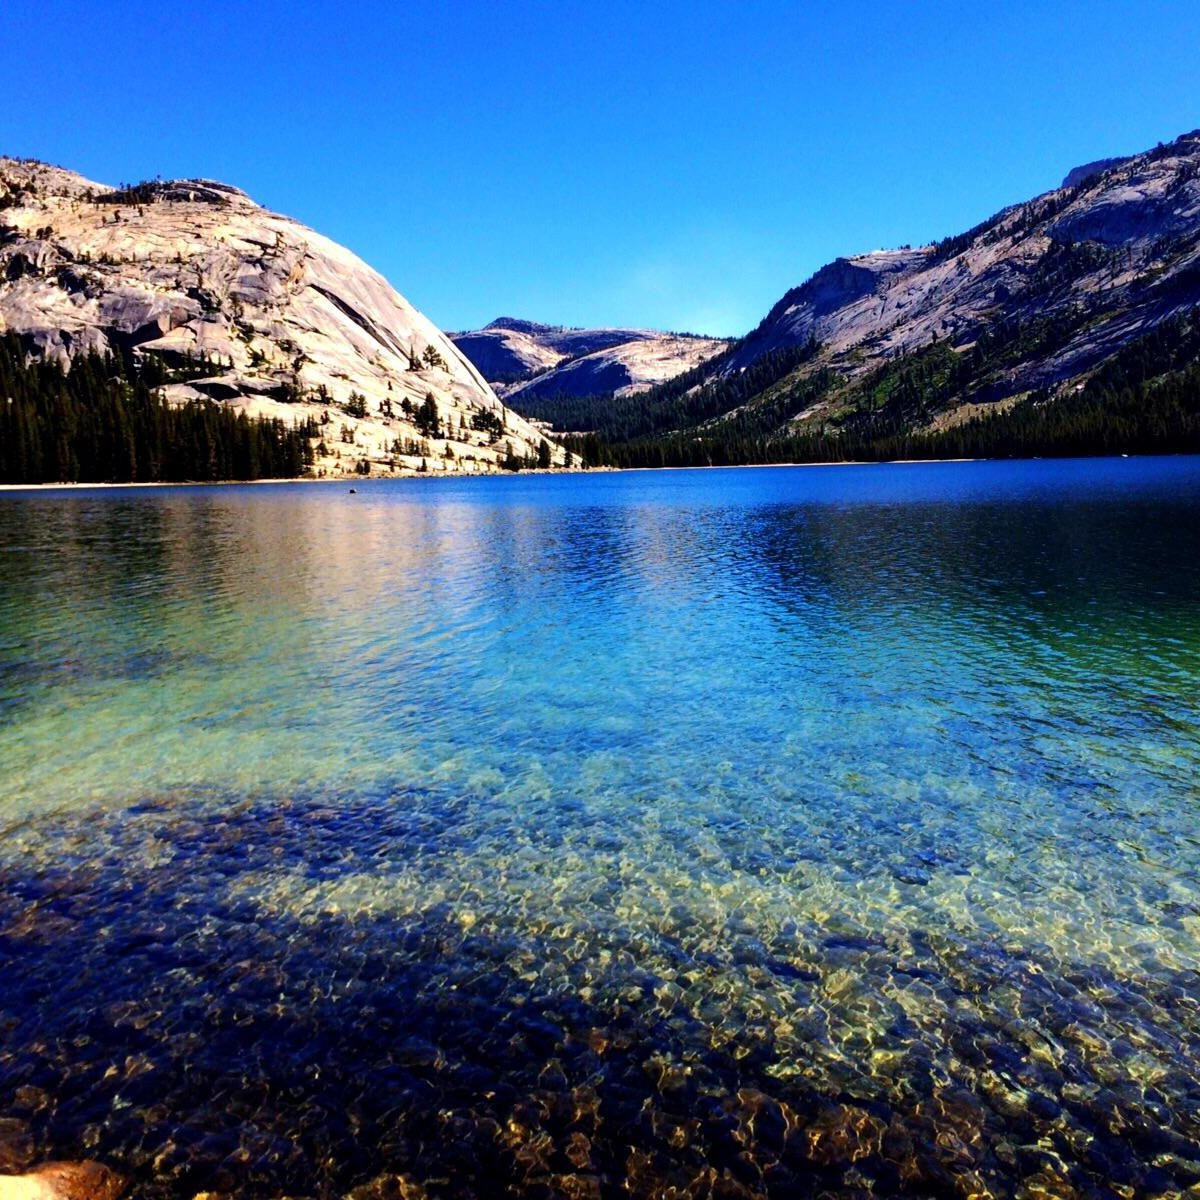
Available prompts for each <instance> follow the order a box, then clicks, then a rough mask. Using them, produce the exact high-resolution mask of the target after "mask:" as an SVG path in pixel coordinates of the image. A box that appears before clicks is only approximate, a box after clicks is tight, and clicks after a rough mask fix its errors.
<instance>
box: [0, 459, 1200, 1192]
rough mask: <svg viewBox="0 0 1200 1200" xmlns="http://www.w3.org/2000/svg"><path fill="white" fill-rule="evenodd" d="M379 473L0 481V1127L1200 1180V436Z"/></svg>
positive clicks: (381, 1167)
mask: <svg viewBox="0 0 1200 1200" xmlns="http://www.w3.org/2000/svg"><path fill="white" fill-rule="evenodd" d="M355 487H356V489H357V490H356V493H355V494H351V492H350V490H349V487H348V485H346V484H330V485H325V484H295V485H288V484H281V485H252V486H244V487H238V486H225V487H195V488H162V489H107V490H102V489H72V490H57V491H56V490H46V491H36V492H9V493H4V494H2V495H0V765H2V768H3V770H2V772H0V824H2V826H3V837H2V838H0V883H2V887H0V1030H2V1031H3V1033H2V1037H0V1118H4V1120H0V1170H2V1169H4V1168H5V1167H6V1166H7V1167H8V1168H9V1169H13V1165H14V1164H15V1165H16V1166H17V1167H20V1166H24V1165H25V1164H26V1163H27V1162H29V1161H31V1160H36V1161H41V1160H43V1159H46V1158H56V1159H81V1158H92V1159H99V1160H101V1161H103V1162H106V1163H108V1164H110V1165H112V1166H114V1167H116V1168H117V1169H118V1170H120V1171H122V1172H124V1173H125V1174H127V1175H128V1176H130V1178H131V1180H132V1188H131V1194H132V1195H134V1196H138V1197H153V1198H158V1197H184V1198H187V1200H191V1197H193V1196H195V1195H196V1194H197V1193H199V1192H201V1191H205V1190H208V1191H213V1192H218V1193H225V1194H227V1195H231V1196H232V1195H236V1196H238V1197H239V1198H240V1197H263V1198H267V1197H271V1198H274V1197H280V1196H285V1195H286V1196H295V1197H300V1196H311V1197H327V1196H328V1197H334V1196H338V1197H340V1196H343V1195H345V1194H347V1193H349V1192H350V1191H351V1190H352V1189H355V1188H358V1189H361V1190H360V1191H359V1192H357V1193H356V1198H357V1197H360V1196H361V1197H368V1196H369V1197H379V1198H383V1197H399V1196H404V1197H417V1196H421V1195H427V1196H429V1197H431V1198H432V1197H469V1196H488V1195H528V1196H538V1197H558V1196H561V1197H572V1198H575V1197H580V1198H582V1197H608V1196H617V1195H622V1196H629V1195H635V1196H647V1197H648V1196H668V1195H670V1196H680V1197H682V1196H696V1197H701V1196H710V1195H711V1196H722V1197H751V1196H773V1197H774V1196H786V1197H792V1196H818V1195H825V1196H832V1197H843V1196H844V1197H865V1196H869V1195H911V1196H922V1197H929V1196H962V1197H964V1198H965V1197H967V1196H970V1195H973V1194H974V1195H979V1196H986V1195H993V1196H997V1197H1000V1196H1017V1195H1020V1196H1069V1195H1071V1196H1074V1195H1080V1196H1091V1195H1096V1196H1118V1195H1119V1196H1135V1195H1136V1196H1139V1197H1141V1196H1157V1195H1162V1196H1166V1195H1176V1194H1179V1192H1181V1191H1183V1190H1184V1189H1186V1188H1188V1187H1191V1186H1193V1185H1195V1184H1197V1183H1198V1182H1200V1148H1198V1143H1200V953H1198V952H1200V787H1198V783H1197V781H1198V780H1200V459H1194V458H1167V459H1159V460H1139V459H1117V460H1093V461H1038V462H1024V463H940V464H909V465H888V466H863V467H836V468H779V469H775V468H768V469H742V470H710V471H679V472H631V473H612V474H600V475H588V476H515V477H506V478H495V479H464V480H453V479H446V480H436V479H435V480H395V481H383V480H380V481H375V480H368V481H364V482H361V483H356V484H355ZM422 1189H423V1190H422ZM672 1189H674V1190H672ZM1039 1189H1040V1190H1039Z"/></svg>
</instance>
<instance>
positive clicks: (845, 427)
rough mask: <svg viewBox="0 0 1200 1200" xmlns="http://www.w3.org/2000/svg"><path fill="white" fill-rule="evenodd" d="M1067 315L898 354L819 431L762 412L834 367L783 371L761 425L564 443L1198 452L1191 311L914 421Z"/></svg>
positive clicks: (620, 458)
mask: <svg viewBox="0 0 1200 1200" xmlns="http://www.w3.org/2000/svg"><path fill="white" fill-rule="evenodd" d="M1071 320H1072V318H1071V317H1070V316H1067V315H1064V316H1062V317H1061V318H1060V319H1059V320H1049V321H1047V320H1045V319H1043V320H1039V321H1034V322H1028V323H1024V324H1013V325H1010V326H1008V327H1001V328H997V329H996V330H994V332H993V333H992V334H991V335H989V337H988V338H986V339H981V341H982V344H977V345H976V347H974V348H973V349H972V350H969V351H966V352H961V353H960V352H957V351H954V350H953V349H951V348H950V347H949V346H948V345H947V344H945V343H940V342H939V343H934V344H933V345H931V346H929V347H926V348H924V349H922V350H920V351H917V352H915V353H913V354H909V355H905V356H903V357H902V358H899V359H897V360H895V361H894V362H891V363H888V364H886V365H884V366H883V367H881V368H879V369H878V370H876V371H874V372H872V373H871V374H870V375H868V376H867V377H866V378H865V379H864V380H862V381H860V382H858V383H855V384H852V385H849V386H848V387H844V388H842V390H840V391H836V397H835V398H836V404H837V407H838V409H839V410H840V411H841V415H840V416H839V417H836V418H832V419H830V420H828V421H826V422H825V423H824V424H823V425H822V426H821V427H820V428H817V429H810V430H802V431H797V432H793V433H788V432H780V431H779V429H778V427H777V426H776V428H775V429H774V430H773V431H772V430H770V429H769V428H768V427H767V421H768V420H770V421H773V420H775V418H776V417H777V416H778V414H779V412H780V411H782V409H784V408H786V407H788V405H789V404H791V405H793V406H794V404H796V403H801V402H812V401H813V400H814V399H817V398H820V397H821V396H823V395H824V396H834V394H835V390H836V389H838V388H839V387H840V384H839V381H837V379H836V377H834V376H832V374H831V373H818V374H817V375H814V376H812V377H810V379H809V380H807V381H804V382H794V381H788V385H787V387H786V388H784V389H781V390H780V392H779V394H777V395H776V397H775V398H774V399H772V400H770V401H769V402H768V403H767V405H766V408H767V409H769V410H770V411H769V414H768V416H767V419H766V420H764V422H763V423H762V424H758V423H756V421H755V419H754V416H753V411H752V410H751V411H750V412H743V413H734V414H732V415H731V416H730V417H728V418H727V419H726V420H724V421H717V422H712V423H711V424H710V425H709V426H707V427H706V428H702V429H692V430H685V431H677V432H674V433H670V434H667V435H665V436H658V437H642V438H633V439H630V440H628V441H624V442H610V441H607V440H605V439H604V438H603V437H601V436H600V435H599V434H597V433H584V434H576V435H568V436H567V437H565V438H563V444H564V445H565V446H566V447H567V448H568V450H570V451H571V453H572V454H574V455H576V456H578V458H579V460H580V461H581V462H582V463H583V465H584V466H589V467H595V466H613V467H690V466H734V465H740V464H759V463H772V462H849V461H864V462H872V461H887V460H891V459H897V458H1027V457H1034V456H1039V455H1043V456H1048V457H1055V456H1060V457H1061V456H1074V455H1094V454H1122V453H1124V454H1171V453H1200V309H1193V310H1191V311H1190V312H1187V313H1184V314H1181V315H1179V316H1176V317H1174V318H1171V319H1169V320H1167V321H1164V322H1162V323H1161V324H1160V325H1158V326H1157V327H1156V328H1155V329H1154V330H1152V331H1151V332H1149V333H1147V334H1145V335H1143V336H1142V337H1141V338H1138V339H1137V340H1136V341H1134V342H1131V343H1130V344H1129V345H1127V346H1125V347H1123V348H1122V349H1121V350H1119V351H1117V353H1115V354H1114V355H1112V356H1111V357H1110V358H1109V359H1107V360H1106V361H1105V362H1104V363H1103V364H1102V365H1101V366H1100V367H1099V368H1097V369H1096V370H1095V371H1094V372H1093V373H1092V375H1091V376H1090V377H1089V378H1088V379H1087V381H1086V382H1085V383H1084V384H1083V385H1082V386H1080V387H1075V386H1072V387H1068V388H1062V389H1058V390H1057V391H1054V390H1050V389H1041V390H1038V391H1036V392H1033V393H1031V394H1030V395H1028V396H1025V397H1023V398H1022V399H1020V400H1019V401H1018V402H1017V403H1015V404H1013V405H1012V406H1010V407H1008V408H1006V409H1004V410H1003V411H993V412H990V413H984V414H982V415H979V416H977V417H974V418H972V419H971V420H968V421H965V422H963V423H961V424H958V425H956V426H953V427H951V428H948V429H944V430H940V431H930V430H928V429H927V428H922V424H923V423H924V422H927V420H928V418H930V417H931V416H932V415H934V414H935V413H937V412H939V411H944V410H945V408H946V406H947V404H948V402H949V401H950V400H951V399H952V398H953V397H954V396H955V395H960V396H961V394H962V390H963V388H964V386H967V385H968V384H970V383H974V384H975V385H976V387H977V389H978V392H977V394H978V395H982V394H985V393H986V390H987V385H988V382H989V380H990V378H991V376H992V375H993V373H994V371H995V369H996V367H997V364H999V363H1002V362H1006V361H1011V360H1012V359H1013V358H1015V357H1020V355H1021V354H1022V353H1024V352H1028V351H1029V350H1030V348H1031V347H1033V346H1039V347H1046V346H1048V345H1054V344H1056V343H1058V342H1059V341H1060V339H1061V338H1062V336H1063V333H1064V328H1065V327H1066V326H1067V325H1069V324H1070V323H1071ZM806 385H807V386H806Z"/></svg>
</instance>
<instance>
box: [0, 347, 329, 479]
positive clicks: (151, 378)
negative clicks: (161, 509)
mask: <svg viewBox="0 0 1200 1200" xmlns="http://www.w3.org/2000/svg"><path fill="white" fill-rule="evenodd" d="M197 369H198V370H200V371H201V373H203V370H204V369H203V368H202V367H198V368H197ZM163 380H164V372H163V369H162V367H161V365H159V364H157V363H154V362H153V361H151V360H147V362H146V364H145V366H138V365H137V364H135V363H134V362H132V361H131V359H129V358H128V357H126V358H125V359H124V361H123V360H122V359H121V358H113V357H107V356H101V355H98V354H89V355H86V356H81V357H80V358H77V359H76V360H75V361H74V363H73V364H72V366H71V369H70V370H69V371H68V370H65V369H64V368H63V367H62V366H61V365H60V364H59V363H57V362H54V361H41V360H28V358H27V355H26V353H25V349H24V347H23V346H22V344H21V340H20V338H19V337H18V336H17V335H16V334H12V333H9V334H5V335H4V336H3V337H0V482H4V483H61V482H80V483H168V482H184V481H192V480H195V481H206V480H218V479H262V478H286V477H295V476H298V475H303V474H304V473H305V472H306V471H307V470H308V469H309V468H310V467H311V466H312V463H313V451H312V443H311V440H310V439H311V438H313V437H315V436H316V435H317V433H318V430H317V427H316V425H315V424H314V423H312V422H311V421H309V422H303V423H297V424H294V425H288V424H286V423H284V422H283V421H279V420H272V419H269V418H250V417H248V416H246V414H245V413H244V412H238V411H236V410H234V409H232V408H229V407H227V406H225V405H222V404H219V403H217V402H215V401H211V400H190V401H188V402H187V403H186V404H183V405H179V406H176V405H172V404H168V403H167V401H166V400H164V399H163V397H162V395H161V393H160V392H159V391H158V390H157V389H158V386H159V385H160V384H161V383H162V382H163Z"/></svg>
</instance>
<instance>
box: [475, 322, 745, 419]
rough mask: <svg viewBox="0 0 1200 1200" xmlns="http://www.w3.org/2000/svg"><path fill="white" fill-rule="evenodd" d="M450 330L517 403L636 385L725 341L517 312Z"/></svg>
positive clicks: (699, 358)
mask: <svg viewBox="0 0 1200 1200" xmlns="http://www.w3.org/2000/svg"><path fill="white" fill-rule="evenodd" d="M451 337H452V338H453V340H454V342H455V344H456V345H457V346H458V348H459V349H460V350H461V351H462V352H463V353H464V354H466V355H467V357H468V358H470V359H471V361H472V362H473V363H474V364H475V366H476V367H478V368H479V370H480V372H482V374H483V375H484V377H485V378H486V379H488V380H489V381H491V382H492V383H493V384H495V385H496V387H497V390H498V391H499V392H500V393H501V394H502V395H503V396H504V397H505V400H506V401H507V402H508V403H510V404H512V405H513V406H515V407H516V408H518V409H519V408H520V406H521V404H520V401H521V397H522V396H524V397H526V398H529V397H534V396H595V395H601V394H605V395H607V394H610V393H616V394H618V395H622V394H626V393H629V392H636V391H641V390H643V389H645V388H648V387H650V386H651V385H653V384H655V383H662V382H664V381H665V380H667V379H671V378H673V377H674V376H676V375H679V374H681V373H682V372H684V371H687V370H690V369H691V368H692V367H694V366H697V365H698V364H700V363H702V362H704V361H705V360H706V359H708V358H711V357H712V356H713V355H714V354H717V353H719V352H720V351H721V350H724V349H725V347H726V346H727V345H728V344H729V343H728V342H726V341H723V340H721V339H720V338H706V337H697V336H695V335H693V334H677V333H658V332H656V331H654V330H649V329H568V328H565V327H564V326H561V325H540V324H538V323H537V322H536V321H523V320H520V319H519V318H516V317H499V318H497V319H496V320H495V321H492V322H491V323H490V324H488V325H486V326H485V327H484V328H483V329H479V330H475V331H474V332H471V333H456V334H452V335H451Z"/></svg>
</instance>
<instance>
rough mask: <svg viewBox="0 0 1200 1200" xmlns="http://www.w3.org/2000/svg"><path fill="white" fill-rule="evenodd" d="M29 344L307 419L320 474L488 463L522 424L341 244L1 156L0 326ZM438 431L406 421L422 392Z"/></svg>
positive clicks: (206, 187)
mask: <svg viewBox="0 0 1200 1200" xmlns="http://www.w3.org/2000/svg"><path fill="white" fill-rule="evenodd" d="M5 330H11V331H14V332H16V333H18V334H19V335H20V336H21V338H22V340H23V341H24V342H25V344H26V346H27V347H28V348H29V350H30V352H31V353H33V354H37V355H41V356H43V357H53V358H58V359H59V360H61V361H64V362H68V363H69V361H70V360H71V359H72V358H73V357H75V356H76V355H78V354H81V353H86V352H88V351H93V350H94V351H98V352H100V353H105V354H117V353H125V354H133V355H134V356H135V357H137V358H145V357H147V356H153V357H155V358H156V359H158V360H159V361H160V362H161V363H163V364H164V365H166V366H167V367H168V368H169V369H171V370H172V371H173V372H175V374H176V377H177V381H176V382H173V383H170V384H169V385H167V387H166V392H167V395H168V398H170V399H173V400H178V401H180V402H182V401H184V400H187V399H190V398H195V397H197V396H208V397H210V398H213V399H218V400H221V401H223V402H226V403H229V404H232V405H236V406H237V407H239V408H242V409H244V410H246V411H247V412H249V413H251V414H252V415H264V416H272V417H279V418H282V419H284V420H286V421H288V422H289V423H291V422H292V421H294V420H297V419H307V418H308V417H315V418H316V419H317V420H318V421H319V422H321V423H322V429H323V436H322V439H321V441H322V445H323V447H324V449H325V451H326V453H324V454H323V455H322V456H321V458H320V460H319V462H318V468H319V469H322V470H325V471H326V472H327V473H341V472H343V471H347V472H348V471H350V470H352V469H355V468H357V469H359V470H362V469H363V467H364V464H365V465H366V466H367V467H368V468H370V466H371V464H374V467H375V469H378V468H380V467H382V466H384V465H386V464H390V463H392V462H395V463H397V464H398V465H400V466H404V467H414V466H416V465H417V464H419V463H420V462H421V461H422V460H425V461H426V465H427V467H429V469H435V470H470V471H478V470H491V469H495V468H496V466H497V463H498V461H499V460H501V459H502V458H503V457H504V456H505V455H506V453H507V451H508V448H509V447H510V446H511V449H512V451H513V452H514V453H515V454H517V455H518V456H523V455H526V454H529V453H532V452H535V451H536V448H537V446H538V444H539V443H540V442H541V440H542V435H541V433H540V431H539V430H538V429H536V428H535V427H533V426H531V425H529V424H528V423H527V422H525V421H524V420H522V419H521V418H520V417H518V416H517V415H516V414H515V413H512V412H510V411H508V410H507V409H506V408H505V407H504V406H503V405H502V404H501V402H500V401H499V399H498V398H497V397H496V395H495V393H494V392H493V391H492V389H491V387H490V386H489V385H488V384H487V382H486V381H485V380H484V379H483V378H482V376H481V375H480V374H479V372H478V371H477V370H476V369H475V367H474V366H473V365H472V364H471V363H470V362H469V361H468V360H467V359H466V358H465V357H464V355H463V354H462V353H461V352H460V351H459V350H458V348H457V347H456V346H455V345H454V344H453V343H452V342H451V341H450V340H449V339H448V338H447V337H446V336H445V335H444V334H442V333H441V331H440V330H438V329H437V328H436V327H435V326H434V325H433V324H432V323H431V322H430V321H429V320H428V319H427V318H425V317H424V316H423V315H422V314H421V313H419V312H417V310H416V309H414V308H413V307H412V305H410V304H409V303H408V301H407V300H405V299H404V297H402V296H401V295H399V293H397V292H396V291H395V290H394V289H393V288H392V287H391V286H390V285H389V284H388V283H387V281H386V280H384V279H383V277H382V276H380V275H379V274H378V273H377V272H375V271H373V270H372V269H371V268H370V267H368V266H367V265H366V264H365V263H364V262H362V261H361V260H360V259H358V258H357V257H356V256H355V255H353V254H351V253H350V251H348V250H346V249H345V248H344V247H342V246H339V245H337V244H336V243H335V242H332V241H330V240H329V239H328V238H325V237H323V236H322V235H321V234H319V233H316V232H315V231H314V230H311V229H308V228H306V227H305V226H303V225H300V224H299V223H298V222H296V221H293V220H291V219H289V218H287V217H283V216H280V215H278V214H276V213H272V212H269V211H268V210H266V209H264V208H262V207H261V206H260V205H258V204H256V203H255V202H254V201H253V200H252V199H250V197H249V196H247V195H246V193H245V192H242V191H241V190H239V189H238V188H235V187H231V186H229V185H228V184H223V183H218V182H216V181H213V180H209V179H186V180H166V181H164V180H155V181H152V182H146V183H141V184H134V185H124V186H122V187H119V188H112V187H107V186H105V185H102V184H97V183H95V182H93V181H90V180H87V179H84V178H83V177H82V176H79V175H75V174H73V173H72V172H69V171H65V170H63V169H62V168H60V167H52V166H49V165H48V164H45V163H37V162H31V161H28V160H14V159H0V332H3V331H5ZM429 398H432V399H433V402H434V404H435V406H436V408H437V410H438V413H439V419H438V421H437V423H436V425H433V424H431V422H430V421H429V419H428V417H427V416H426V417H421V416H419V413H420V410H421V408H422V406H423V405H425V403H426V401H427V399H429Z"/></svg>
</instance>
